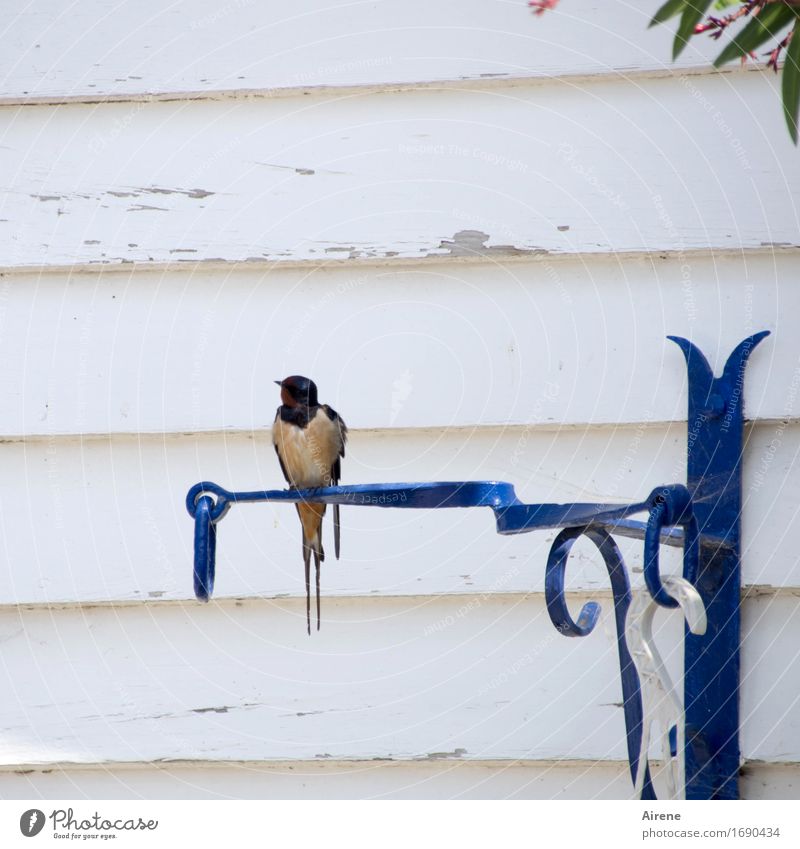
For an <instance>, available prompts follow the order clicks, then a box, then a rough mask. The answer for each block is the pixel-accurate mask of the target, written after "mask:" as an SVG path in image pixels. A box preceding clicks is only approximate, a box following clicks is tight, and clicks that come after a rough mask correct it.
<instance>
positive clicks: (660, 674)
mask: <svg viewBox="0 0 800 849" xmlns="http://www.w3.org/2000/svg"><path fill="white" fill-rule="evenodd" d="M661 583H662V585H663V586H664V589H666V591H667V592H668V593H669V595H671V596H672V598H674V599H675V601H677V602H678V604H679V605H680V608H681V610H682V611H683V615H684V617H685V619H686V622H687V624H688V626H689V630H690V631H691V632H692V633H693V634H705V632H706V625H707V620H706V608H705V605H704V604H703V599H702V598H700V593H698V592H697V590H696V589H695V588H694V587H693V586H692V584H690V583H689V581H686V580H684V579H683V578H678V577H665V578H662V579H661ZM657 608H658V604H657V603H656V602H655V601H654V600H653V598H652V596H651V595H650V593H649V592H648V591H647V590H646V589H641V590H636V591H635V592H634V593H633V598H632V600H631V604H630V607H629V608H628V614H627V616H626V617H625V640H626V642H627V644H628V650H629V651H630V653H631V657H632V658H633V663H634V666H635V667H636V671H637V672H638V673H639V684H640V687H641V692H642V741H641V745H640V747H639V767H638V771H637V773H636V786H635V789H634V798H636V799H641V798H642V789H643V787H644V776H645V772H646V771H647V762H648V757H647V752H648V749H649V748H650V731H651V727H652V724H653V722H658V725H659V730H660V732H661V751H662V753H663V757H664V761H665V763H666V764H667V767H666V769H665V772H666V780H667V791H668V793H669V798H670V799H682V798H684V796H685V792H686V763H685V752H684V750H685V746H686V729H685V720H684V711H683V705H682V704H681V700H680V699H679V698H678V696H677V694H676V693H675V689H674V687H673V685H672V681H671V680H670V677H669V675H668V674H667V670H666V668H665V666H664V662H663V661H662V659H661V655H660V654H659V653H658V650H657V649H656V647H655V643H654V642H653V616H654V615H655V612H656V609H657ZM673 726H674V727H676V728H677V741H678V746H677V754H676V757H673V756H672V751H671V747H670V741H669V732H670V729H671V728H672V727H673Z"/></svg>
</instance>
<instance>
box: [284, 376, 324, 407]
mask: <svg viewBox="0 0 800 849" xmlns="http://www.w3.org/2000/svg"><path fill="white" fill-rule="evenodd" d="M275 383H277V384H278V386H280V388H281V403H282V404H286V406H287V407H297V406H302V407H316V406H317V384H316V383H314V381H313V380H310V379H309V378H307V377H303V376H302V375H299V374H293V375H291V376H290V377H284V379H283V380H276V381H275Z"/></svg>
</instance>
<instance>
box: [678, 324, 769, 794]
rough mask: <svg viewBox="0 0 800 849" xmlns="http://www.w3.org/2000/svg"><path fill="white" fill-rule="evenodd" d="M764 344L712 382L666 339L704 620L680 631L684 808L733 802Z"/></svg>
mask: <svg viewBox="0 0 800 849" xmlns="http://www.w3.org/2000/svg"><path fill="white" fill-rule="evenodd" d="M768 335H769V332H768V331H764V332H761V333H756V334H754V335H753V336H748V337H747V339H745V340H744V341H742V342H741V343H740V344H739V345H738V346H737V347H736V348H735V349H734V351H733V353H732V354H731V355H730V357H728V361H727V362H726V363H725V367H724V369H723V371H722V375H721V376H720V377H717V378H715V377H714V374H713V372H712V371H711V368H710V366H709V364H708V361H707V360H706V358H705V357H704V356H703V354H702V353H701V352H700V350H699V349H698V348H697V347H696V346H695V345H693V344H692V343H691V342H689V341H688V340H687V339H681V338H680V337H674V336H670V337H669V338H670V339H672V340H673V341H674V342H675V343H676V344H677V345H678V346H679V347H680V349H681V350H682V351H683V354H684V356H685V358H686V366H687V370H688V373H689V414H688V423H689V428H688V449H687V450H688V467H687V475H686V478H687V488H688V490H689V492H690V493H691V500H692V511H693V513H694V517H695V520H696V522H697V525H698V528H699V536H700V553H699V566H698V573H697V576H696V579H695V580H694V581H693V583H694V584H695V586H696V587H697V589H698V590H699V592H700V596H701V598H702V599H703V602H704V604H705V607H706V615H707V617H708V627H707V630H706V633H705V634H704V635H703V636H701V637H698V636H695V635H694V634H691V633H690V632H689V631H688V629H687V630H686V636H685V643H684V668H685V673H684V705H685V712H686V740H687V747H686V797H687V799H736V798H738V775H739V642H740V622H739V604H740V595H741V566H740V555H741V550H740V549H741V538H740V516H741V511H742V466H741V464H742V436H743V427H744V416H743V406H744V372H745V367H746V365H747V360H748V357H749V356H750V354H751V353H752V351H753V349H754V348H755V347H756V345H758V343H759V342H761V340H762V339H764V338H765V337H766V336H768Z"/></svg>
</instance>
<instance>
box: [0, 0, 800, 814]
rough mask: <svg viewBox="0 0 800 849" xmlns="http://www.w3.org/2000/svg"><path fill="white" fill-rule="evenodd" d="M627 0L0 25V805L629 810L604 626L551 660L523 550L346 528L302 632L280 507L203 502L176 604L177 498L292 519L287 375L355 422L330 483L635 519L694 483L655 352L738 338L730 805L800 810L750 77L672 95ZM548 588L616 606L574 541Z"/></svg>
mask: <svg viewBox="0 0 800 849" xmlns="http://www.w3.org/2000/svg"><path fill="white" fill-rule="evenodd" d="M656 5H657V4H656V3H655V2H648V3H642V4H629V3H626V2H623V0H613V2H609V0H605V2H599V0H598V2H592V1H591V0H564V2H563V3H562V4H561V6H562V7H563V8H562V9H561V10H560V11H559V12H558V13H557V14H551V15H547V16H545V17H544V18H541V19H535V18H532V17H531V16H530V14H529V12H528V10H527V8H526V5H525V2H524V0H515V2H510V0H504V2H499V1H498V0H441V2H439V3H435V4H430V3H423V2H420V0H408V2H404V3H391V2H371V3H361V4H352V3H339V2H334V3H332V2H326V3H321V2H319V0H302V2H300V3H294V4H292V6H291V9H289V8H288V7H287V6H286V4H285V3H282V2H277V0H270V2H251V0H230V2H227V3H219V2H211V0H179V2H173V3H168V4H164V3H161V2H155V0H142V2H137V3H134V2H132V0H123V2H120V3H117V4H116V5H113V6H109V5H108V4H106V3H100V2H98V0H90V2H84V3H82V4H80V5H75V4H72V3H69V2H67V0H47V2H44V0H43V2H39V3H37V4H35V6H29V7H26V8H25V10H23V11H19V12H17V13H15V14H14V15H12V16H11V20H10V21H6V22H4V27H5V29H4V32H3V35H2V50H0V79H2V87H1V90H2V97H1V98H0V163H2V165H1V166H0V191H1V192H2V194H1V195H0V272H1V273H2V276H1V278H0V366H2V367H0V386H1V387H2V392H1V393H0V399H2V400H0V458H2V469H3V474H2V482H1V483H0V523H2V524H1V526H0V539H2V549H1V550H2V556H0V658H1V659H2V664H0V670H1V671H0V690H2V692H3V694H4V695H3V699H2V704H0V796H3V797H35V796H44V797H47V796H51V797H53V796H56V797H58V796H61V797H64V796H69V797H80V796H87V797H94V798H99V797H112V798H119V797H123V796H151V797H168V796H176V797H259V796H268V797H291V796H298V795H302V796H312V797H332V798H341V797H353V796H356V797H363V796H396V797H409V796H411V797H418V796H431V797H445V796H446V797H450V796H461V797H515V798H526V797H544V798H550V797H566V798H606V797H624V796H626V795H627V794H628V792H629V789H628V782H627V777H626V764H625V751H624V742H623V741H624V724H623V716H622V710H621V705H620V701H621V693H620V685H619V682H618V668H617V663H616V659H615V654H616V648H615V642H614V633H613V623H612V621H611V619H610V617H609V616H608V614H607V613H606V614H604V617H603V619H602V620H601V623H600V625H599V626H598V628H597V630H596V632H595V633H594V634H593V635H591V636H590V637H589V638H587V639H585V640H568V639H564V638H563V637H561V636H560V635H559V634H557V633H556V631H555V630H554V629H553V628H552V626H551V625H550V623H549V619H548V617H547V613H546V611H545V607H544V600H543V569H544V562H545V557H546V553H547V550H548V546H549V543H550V541H551V540H552V538H553V534H549V533H539V534H532V535H525V536H520V537H516V538H500V537H498V536H497V535H496V534H495V532H494V526H493V520H492V516H491V513H489V512H488V511H439V512H436V513H430V512H416V511H414V512H409V511H396V512H395V511H390V510H385V511H384V510H368V509H362V510H359V509H355V508H351V509H347V510H344V512H343V522H344V530H343V557H342V560H341V561H340V562H339V563H336V562H335V561H334V560H333V559H332V558H331V561H330V562H328V563H327V564H326V567H325V571H324V577H323V588H324V601H323V617H324V624H323V629H322V631H321V632H320V633H319V634H314V635H313V636H312V637H311V638H308V637H307V636H306V633H305V627H304V612H305V611H304V600H303V588H302V566H301V564H300V562H299V561H300V558H299V542H298V536H299V535H298V528H297V527H296V524H297V522H296V517H295V515H294V511H293V510H292V509H291V508H288V507H286V506H280V505H278V506H273V505H269V506H265V505H261V506H257V507H256V506H242V507H239V508H236V509H235V510H233V511H232V512H231V514H230V515H229V516H228V517H227V518H226V519H225V521H224V522H223V523H222V524H221V525H220V527H219V562H218V582H217V593H216V596H215V599H214V601H213V602H212V603H211V604H209V605H208V606H203V605H200V604H198V603H196V602H195V601H194V599H193V597H192V592H191V535H192V525H191V522H190V520H189V518H188V516H187V515H186V513H185V510H184V507H183V499H184V496H185V492H186V490H187V489H188V487H189V486H190V485H191V484H193V483H194V482H196V481H197V480H200V479H211V480H216V481H218V482H219V483H221V484H223V485H226V486H229V487H231V488H236V489H250V488H260V487H263V486H280V485H282V479H281V476H280V473H279V469H278V466H277V463H276V461H275V458H274V455H273V452H272V449H271V446H270V439H269V425H270V422H271V420H272V417H273V415H274V409H275V407H276V405H277V401H278V399H277V395H276V388H275V386H274V385H273V384H272V382H271V381H272V380H273V379H274V378H278V377H282V376H284V375H285V374H287V373H292V372H299V373H305V374H310V375H311V376H313V377H314V378H315V379H316V381H317V383H318V384H319V387H320V393H321V397H322V399H323V400H324V401H327V402H329V403H331V404H332V405H333V406H335V407H336V408H337V409H339V410H340V412H342V414H343V415H344V416H345V418H346V420H347V422H348V424H349V425H350V427H351V432H352V440H351V443H350V447H349V449H348V456H347V459H346V462H345V465H344V481H345V482H347V483H357V482H370V481H395V480H425V479H429V480H437V479H484V478H487V479H491V478H495V479H503V480H509V481H512V482H514V484H515V485H516V486H517V489H518V492H519V493H520V495H521V496H522V497H523V498H525V499H530V500H552V501H557V500H582V499H585V500H595V499H598V500H599V499H610V500H620V501H627V500H638V499H640V498H641V497H643V496H644V495H645V494H646V493H647V492H648V491H649V490H650V489H651V488H652V487H653V486H655V485H657V484H659V483H664V482H671V481H680V480H682V479H683V476H684V474H685V447H684V443H685V438H686V427H685V423H684V419H685V407H686V381H685V368H684V364H683V359H682V356H681V354H680V352H679V351H678V349H677V348H676V347H675V346H674V345H672V344H671V343H669V342H667V341H666V340H665V338H664V337H665V335H666V334H667V333H674V334H681V335H686V336H689V337H691V338H692V339H693V340H694V341H695V342H697V343H698V344H699V345H700V346H701V347H702V348H703V349H704V350H705V351H706V353H707V354H708V355H709V357H710V359H711V361H712V362H713V363H715V364H716V365H717V366H718V367H719V366H720V365H721V363H722V362H723V361H724V359H725V357H726V356H727V353H728V352H729V350H730V349H731V348H732V347H733V346H734V345H735V344H736V343H737V342H738V341H739V340H740V339H741V338H742V337H744V336H745V335H747V334H748V333H751V332H754V331H756V330H761V329H770V330H773V331H774V334H773V336H771V337H770V338H769V340H768V341H767V342H765V343H764V344H763V345H762V346H761V347H760V348H759V349H758V351H757V352H756V353H755V354H754V355H753V358H752V361H751V365H750V367H749V370H748V377H747V388H746V391H747V404H746V413H747V417H748V419H750V421H751V423H750V425H749V426H748V431H747V436H748V443H747V448H746V457H745V467H744V478H745V482H744V490H745V493H744V494H745V512H744V517H743V525H744V536H745V554H744V580H745V584H746V588H745V597H744V608H743V626H744V631H745V638H744V645H743V653H742V664H743V669H742V720H743V725H742V749H743V755H744V764H743V779H742V792H743V794H744V795H746V796H750V797H776V796H796V795H797V793H798V775H799V774H800V773H798V766H797V765H798V762H800V742H798V741H800V734H798V730H799V728H798V722H799V720H798V716H800V711H799V710H798V688H797V681H798V680H800V660H798V652H797V638H796V634H797V628H798V626H800V603H799V602H798V594H799V589H800V565H799V564H798V558H797V551H798V546H800V524H799V523H798V519H797V505H798V503H799V498H800V475H799V474H798V472H799V471H800V469H798V465H799V464H798V452H800V398H798V393H800V348H798V344H797V332H796V328H795V325H796V316H797V315H798V312H799V311H800V290H799V289H798V286H797V277H798V272H799V271H800V253H798V246H799V244H798V236H797V233H798V214H797V200H798V163H799V162H800V160H798V154H797V152H796V150H795V149H794V148H792V147H791V145H790V144H789V141H788V139H787V134H786V132H785V129H784V127H783V125H782V124H783V121H782V116H781V113H780V109H779V106H778V99H777V94H776V91H775V81H774V79H773V77H772V76H771V75H770V74H768V73H764V72H762V71H759V70H738V69H733V70H731V71H728V72H725V73H710V72H709V71H708V70H707V67H706V62H707V59H708V56H709V55H711V53H712V52H713V45H712V46H709V45H707V44H702V43H698V45H696V46H695V45H693V46H692V47H691V48H690V49H689V50H687V51H686V53H685V56H684V58H682V60H681V62H680V63H679V64H678V65H677V66H672V65H670V64H667V60H668V56H669V42H670V33H669V31H668V30H667V29H666V28H662V29H657V30H651V31H648V30H646V29H645V24H646V21H647V19H648V17H649V16H650V15H651V14H652V11H653V10H654V8H655V7H656ZM623 548H624V550H625V552H626V554H627V556H628V560H629V564H630V565H631V566H632V567H633V568H634V569H636V568H637V567H640V566H641V554H640V552H639V550H638V545H637V544H635V543H626V544H625V545H624V546H623ZM664 560H665V567H666V568H669V567H672V568H679V563H678V561H677V559H676V557H675V555H674V553H673V554H666V555H665V558H664ZM569 580H570V591H571V596H572V604H573V605H574V608H575V609H578V608H579V606H580V604H582V603H583V602H584V601H585V600H587V599H589V598H599V599H600V600H601V601H603V602H604V603H605V607H606V608H608V607H609V600H610V597H609V592H608V589H607V578H606V576H604V574H603V567H602V566H601V564H600V563H598V562H597V559H596V558H595V557H594V556H593V555H592V553H591V550H590V548H589V547H586V546H584V545H582V544H581V545H579V546H577V547H576V553H575V556H573V558H572V560H571V563H570V575H569ZM634 580H635V581H637V582H638V581H639V580H640V577H639V576H638V575H634ZM660 616H662V618H661V619H660V620H659V621H660V639H661V644H662V646H663V647H664V648H663V651H664V653H665V654H666V655H667V657H668V662H669V664H670V665H671V668H672V670H673V674H674V675H675V676H676V677H679V674H680V656H681V651H680V644H681V640H680V635H681V625H680V622H679V621H678V620H677V619H676V618H675V616H674V615H669V614H663V615H661V614H660Z"/></svg>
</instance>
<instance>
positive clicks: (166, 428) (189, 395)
mask: <svg viewBox="0 0 800 849" xmlns="http://www.w3.org/2000/svg"><path fill="white" fill-rule="evenodd" d="M798 270H800V253H798V254H791V255H782V256H768V255H759V256H742V255H738V256H733V255H728V256H725V257H710V256H705V257H699V256H698V257H694V258H692V259H691V260H689V259H686V261H685V262H683V261H681V259H679V258H677V257H673V258H671V259H665V260H661V259H657V258H643V257H640V258H638V259H627V260H624V261H619V260H617V259H611V258H609V259H605V260H603V261H592V262H584V261H583V260H577V261H574V262H572V261H569V262H567V261H564V262H562V263H554V264H550V263H549V262H548V261H547V260H545V259H541V260H539V261H535V260H532V261H530V262H523V263H520V264H518V265H497V264H493V263H484V264H477V265H452V264H448V263H444V262H443V263H439V264H437V265H435V266H432V267H430V268H427V269H420V268H418V267H415V268H410V267H405V268H403V267H401V268H400V269H398V270H396V271H395V270H391V269H385V268H371V269H368V270H365V269H361V270H359V271H355V270H353V269H347V268H341V267H340V268H336V269H315V270H313V271H308V272H303V271H299V270H290V269H281V270H275V271H272V272H270V273H269V274H268V275H264V274H262V273H261V272H258V271H255V270H252V269H249V270H241V269H240V270H237V271H235V272H233V271H231V272H229V273H227V274H221V273H218V272H211V271H205V272H202V273H200V272H194V273H193V272H189V271H185V272H181V273H171V274H167V275H163V274H161V273H159V272H141V273H139V272H130V271H129V272H119V273H109V274H103V275H92V274H75V275H71V276H67V275H61V274H47V275H43V276H41V277H34V276H31V275H25V274H21V275H20V274H15V275H10V276H8V277H6V278H4V279H2V280H0V329H1V330H2V332H1V333H0V363H2V366H3V367H2V369H0V387H2V392H3V397H4V398H5V399H6V403H4V404H3V405H2V406H1V407H0V434H2V435H3V436H6V437H17V436H20V435H23V436H30V435H42V436H45V437H47V438H50V437H52V436H55V435H59V434H84V433H108V432H111V433H115V432H116V433H119V432H122V433H132V432H135V433H142V432H175V431H177V432H185V431H192V432H196V431H203V430H223V429H224V430H240V431H246V432H253V431H258V432H261V431H263V430H264V429H265V428H268V427H269V426H270V425H271V423H272V419H273V417H274V414H275V413H274V411H275V408H276V406H277V403H278V398H277V391H276V388H275V386H274V384H273V383H272V380H273V379H275V378H279V377H283V376H285V375H286V374H297V373H300V374H309V375H311V376H312V377H314V378H315V380H316V381H317V383H318V385H319V387H320V397H321V398H322V399H323V400H324V401H326V402H328V403H331V404H332V405H334V406H335V407H336V408H337V409H338V410H339V411H340V412H341V413H342V414H343V416H344V417H345V420H346V421H347V422H348V424H349V425H350V427H351V428H354V429H372V428H419V427H454V426H468V427H473V426H475V425H503V426H506V425H511V424H519V425H526V426H528V425H530V426H532V427H537V426H541V425H548V426H550V427H560V426H563V425H566V424H575V423H577V424H582V423H586V422H591V423H598V424H602V423H613V424H617V423H632V422H635V423H639V422H651V421H652V422H665V421H684V420H685V417H686V396H685V391H686V390H685V385H686V368H685V364H684V361H683V357H682V355H681V353H680V351H679V350H678V348H677V347H676V346H675V345H674V344H673V343H672V342H669V341H667V340H666V339H665V336H666V335H667V334H678V335H683V336H687V337H689V338H692V339H694V340H695V342H696V343H697V344H698V345H700V347H701V348H702V349H703V350H704V351H705V352H706V354H707V356H708V357H709V360H710V361H711V363H712V364H713V365H714V366H715V367H716V368H717V370H721V368H722V365H723V363H724V361H725V358H726V357H727V356H728V353H729V352H730V351H731V350H732V349H733V347H734V346H735V345H736V344H738V343H739V341H741V339H743V338H744V337H745V336H746V335H748V334H750V333H753V332H754V331H756V330H762V329H771V330H773V331H774V334H773V336H771V337H770V338H769V339H768V340H767V341H766V342H764V343H762V345H761V347H760V348H759V349H758V350H757V351H756V352H755V353H754V355H753V357H752V359H751V362H750V365H749V366H748V373H747V374H748V377H747V387H746V406H745V412H746V415H747V416H748V417H750V418H773V419H781V418H784V417H789V418H796V417H797V415H798V408H797V398H796V396H797V368H798V356H797V351H796V346H795V334H794V330H793V329H789V330H788V332H787V330H786V328H787V327H788V325H787V324H786V323H787V322H790V321H791V316H792V315H793V314H795V313H797V312H798V311H800V291H798V287H797V285H796V280H797V275H798Z"/></svg>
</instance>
